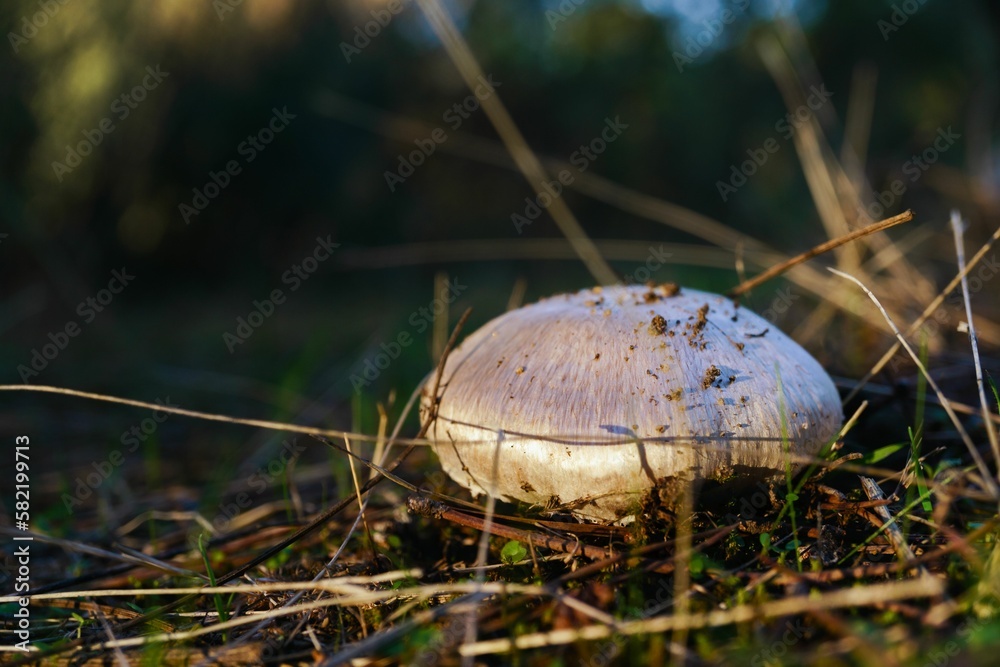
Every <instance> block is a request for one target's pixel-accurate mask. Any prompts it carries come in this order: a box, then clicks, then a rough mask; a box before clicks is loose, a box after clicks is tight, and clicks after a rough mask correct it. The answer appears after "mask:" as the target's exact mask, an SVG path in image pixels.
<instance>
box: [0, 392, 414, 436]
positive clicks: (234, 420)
mask: <svg viewBox="0 0 1000 667" xmlns="http://www.w3.org/2000/svg"><path fill="white" fill-rule="evenodd" d="M0 391H29V392H40V393H46V394H59V395H62V396H75V397H77V398H87V399H90V400H94V401H103V402H105V403H117V404H118V405H130V406H132V407H134V408H145V409H147V410H154V411H158V412H164V413H168V414H172V415H181V416H184V417H192V418H194V419H203V420H205V421H215V422H224V423H226V424H240V425H242V426H253V427H254V428H264V429H268V430H271V431H284V432H287V433H302V434H303V435H319V436H325V437H328V438H337V439H340V438H351V439H352V440H357V441H360V442H371V441H374V440H377V436H373V435H367V434H365V433H352V432H350V431H340V430H337V429H328V428H314V427H312V426H300V425H298V424H288V423H285V422H273V421H267V420H263V419H242V418H240V417H230V416H229V415H220V414H215V413H212V412H199V411H198V410H186V409H184V408H175V407H171V406H169V405H161V404H159V403H149V402H147V401H137V400H134V399H131V398H121V397H120V396H110V395H108V394H97V393H94V392H89V391H79V390H77V389H67V388H65V387H52V386H49V385H41V384H4V385H0ZM394 442H395V444H403V445H427V444H428V443H427V441H426V440H425V439H424V438H423V436H418V437H416V438H412V439H405V438H404V439H396V440H395V441H394Z"/></svg>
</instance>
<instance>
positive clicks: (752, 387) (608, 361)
mask: <svg viewBox="0 0 1000 667" xmlns="http://www.w3.org/2000/svg"><path fill="white" fill-rule="evenodd" d="M779 383H780V389H781V392H780V395H781V396H783V399H779ZM433 386H434V377H433V376H432V377H431V379H430V380H429V381H428V382H427V384H426V385H425V391H424V395H423V397H422V400H421V410H422V412H423V413H424V415H425V417H426V415H427V414H428V411H429V408H430V396H429V395H428V394H429V392H430V391H431V389H430V387H433ZM440 387H441V388H440V390H439V396H440V400H439V404H438V411H437V416H436V419H435V421H434V423H433V424H432V425H431V427H430V429H429V431H428V438H430V439H431V441H432V447H433V449H434V451H435V453H436V454H437V456H438V457H439V459H440V461H441V465H442V467H443V468H444V470H445V472H446V473H448V475H449V476H451V477H452V479H454V480H455V481H456V482H458V483H459V484H461V485H462V486H464V487H465V488H467V489H469V490H470V491H472V493H473V494H475V495H480V494H483V493H491V492H492V493H493V494H494V495H495V496H496V497H498V498H500V499H502V500H507V501H510V500H512V499H516V500H520V501H524V502H526V503H532V504H538V505H542V506H549V507H552V506H554V505H559V506H561V507H563V508H566V509H568V510H570V511H571V512H572V513H573V514H574V515H576V516H577V517H579V518H583V519H588V520H596V521H605V522H606V521H615V520H620V519H622V518H624V517H627V516H629V515H631V514H634V513H635V511H636V510H637V509H638V507H639V504H640V502H641V500H642V497H643V496H644V495H645V494H646V493H648V492H649V490H650V489H652V488H653V487H661V488H662V487H666V488H669V487H670V486H671V484H672V482H673V481H674V480H693V481H701V480H705V479H714V480H718V481H725V480H728V479H730V478H732V477H734V476H747V475H749V476H753V477H766V476H770V475H774V474H776V473H779V472H782V473H783V472H784V471H785V467H786V461H787V456H786V452H788V451H790V452H792V453H796V454H806V455H813V454H816V453H817V452H818V451H819V450H820V448H822V446H823V445H824V444H825V443H827V442H828V441H830V440H831V439H832V438H833V437H835V436H836V434H837V433H838V431H839V429H840V426H841V423H842V421H843V412H842V409H841V404H840V398H839V396H838V394H837V390H836V387H835V386H834V384H833V381H832V380H831V379H830V377H829V376H828V375H827V373H826V372H825V371H824V370H823V368H822V367H821V366H820V365H819V362H817V361H816V360H815V359H814V358H813V357H812V356H810V355H809V353H808V352H806V351H805V350H804V349H802V347H800V346H799V345H798V344H797V343H796V342H795V341H793V340H792V339H791V338H789V337H788V336H786V335H785V334H783V333H782V332H781V331H779V330H777V329H776V328H775V327H774V325H772V324H771V323H769V322H768V321H767V320H765V319H763V318H762V317H760V316H759V315H756V314H755V313H753V312H751V311H749V310H747V309H746V308H743V307H740V306H738V305H735V304H734V303H733V302H732V301H731V300H730V299H728V298H726V297H724V296H720V295H718V294H711V293H708V292H702V291H698V290H693V289H688V288H684V289H678V288H677V287H676V286H675V285H671V284H668V285H660V286H657V287H648V286H643V285H619V286H614V287H604V288H600V287H598V288H594V289H588V290H582V291H580V292H577V293H575V294H564V295H559V296H553V297H550V298H547V299H543V300H541V301H539V302H538V303H534V304H531V305H528V306H524V307H522V308H518V309H516V310H513V311H510V312H507V313H505V314H503V315H501V316H499V317H497V318H495V319H493V320H491V321H490V322H488V323H487V324H486V325H484V326H483V327H482V328H480V329H479V330H477V331H475V332H474V333H472V334H471V335H469V336H468V337H467V338H466V339H465V340H464V341H463V342H462V344H461V345H459V346H458V347H456V348H455V349H454V350H453V351H452V353H451V354H450V355H449V356H448V359H447V361H446V364H445V367H444V370H443V377H442V380H441V384H440ZM783 425H784V427H783ZM793 467H794V466H793ZM494 473H495V479H493V478H494Z"/></svg>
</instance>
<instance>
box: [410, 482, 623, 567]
mask: <svg viewBox="0 0 1000 667" xmlns="http://www.w3.org/2000/svg"><path fill="white" fill-rule="evenodd" d="M406 507H407V509H409V510H410V511H411V512H413V513H415V514H420V515H422V516H428V517H433V518H435V519H445V520H446V521H451V522H453V523H457V524H459V525H462V526H468V527H469V528H474V529H476V530H483V529H484V528H486V520H485V519H483V518H481V517H478V516H473V515H471V514H466V513H465V512H459V511H458V510H456V509H452V508H451V507H448V506H447V505H445V504H444V503H442V502H438V501H437V500H431V499H430V498H427V497H425V496H410V497H409V498H407V500H406ZM489 531H490V534H491V535H499V536H500V537H506V538H507V539H510V540H519V541H522V542H529V543H531V544H533V545H535V546H536V547H542V548H543V549H552V550H553V551H562V552H564V553H568V554H579V555H581V556H584V557H586V558H589V559H590V560H605V559H607V558H608V556H614V555H615V553H614V552H613V551H612V552H610V553H609V552H608V550H606V549H602V548H601V547H595V546H591V545H589V544H584V543H583V542H581V541H580V540H579V539H568V538H565V537H553V536H551V535H545V534H543V533H536V532H534V531H528V530H521V529H520V528H511V527H510V526H505V525H504V524H502V523H496V522H493V523H491V524H490V526H489Z"/></svg>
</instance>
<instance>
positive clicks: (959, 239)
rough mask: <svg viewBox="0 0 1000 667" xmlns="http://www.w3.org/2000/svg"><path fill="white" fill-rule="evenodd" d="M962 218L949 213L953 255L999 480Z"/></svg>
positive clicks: (999, 444) (999, 456) (999, 449)
mask: <svg viewBox="0 0 1000 667" xmlns="http://www.w3.org/2000/svg"><path fill="white" fill-rule="evenodd" d="M962 224H963V222H962V216H961V214H960V213H959V212H958V211H952V212H951V229H952V231H953V232H954V233H955V254H956V255H957V257H958V272H959V273H960V274H961V275H962V298H963V300H964V301H965V318H966V321H967V322H968V326H969V342H970V344H971V345H972V358H973V359H974V360H975V362H976V384H977V385H978V387H979V405H980V407H981V408H982V410H983V426H984V428H985V429H986V435H987V436H988V437H989V439H990V447H992V448H993V459H994V462H995V463H996V466H997V475H998V479H1000V441H998V440H997V429H996V426H994V424H993V420H992V419H990V417H992V415H993V413H992V411H991V410H990V404H989V402H988V401H987V400H986V387H985V383H984V382H983V365H982V363H980V361H979V340H978V339H977V338H976V325H975V323H974V322H973V320H972V301H971V300H970V298H969V279H968V275H967V274H966V272H965V270H964V269H965V239H964V238H963V235H962Z"/></svg>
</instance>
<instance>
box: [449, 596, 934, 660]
mask: <svg viewBox="0 0 1000 667" xmlns="http://www.w3.org/2000/svg"><path fill="white" fill-rule="evenodd" d="M943 592H944V584H942V583H941V582H940V581H939V580H938V579H935V578H933V577H921V578H919V579H914V580H911V581H903V582H893V583H888V584H880V585H869V586H864V587H856V588H846V589H842V590H838V591H834V592H832V593H825V594H822V595H797V596H794V597H789V598H785V599H783V600H775V601H772V602H765V603H764V604H760V605H740V606H738V607H734V608H733V609H726V610H720V611H712V612H707V613H697V614H689V615H687V616H656V617H653V618H648V619H641V620H635V621H623V622H620V623H618V624H617V625H616V626H615V627H609V626H606V625H588V626H585V627H582V628H575V629H570V630H556V631H553V632H537V633H532V634H527V635H521V636H520V637H516V638H514V639H493V640H488V641H482V642H479V643H477V644H472V645H470V646H463V647H462V648H461V649H460V651H461V653H462V655H492V654H498V653H508V652H510V651H514V650H525V649H534V648H544V647H547V646H559V645H564V644H570V643H573V642H578V641H593V640H596V639H607V638H608V637H611V636H613V635H615V634H620V635H639V634H653V633H664V632H673V631H676V630H679V629H682V628H683V629H687V630H695V629H699V628H709V627H719V626H724V625H733V624H737V623H746V622H748V621H753V620H758V619H767V618H777V617H780V616H791V615H794V614H802V613H806V612H809V611H812V610H814V609H827V610H830V609H845V608H852V607H865V606H868V605H874V604H880V603H883V602H890V601H895V600H911V599H914V598H923V597H936V596H938V595H941V594H942V593H943Z"/></svg>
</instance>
